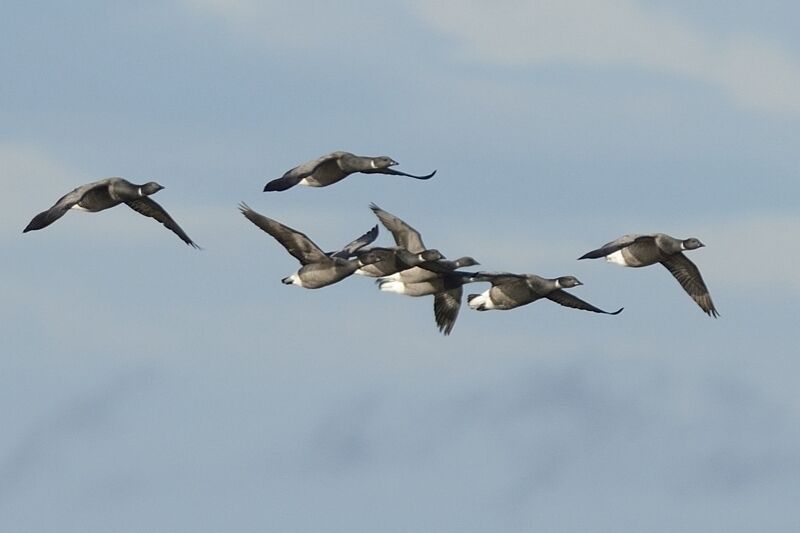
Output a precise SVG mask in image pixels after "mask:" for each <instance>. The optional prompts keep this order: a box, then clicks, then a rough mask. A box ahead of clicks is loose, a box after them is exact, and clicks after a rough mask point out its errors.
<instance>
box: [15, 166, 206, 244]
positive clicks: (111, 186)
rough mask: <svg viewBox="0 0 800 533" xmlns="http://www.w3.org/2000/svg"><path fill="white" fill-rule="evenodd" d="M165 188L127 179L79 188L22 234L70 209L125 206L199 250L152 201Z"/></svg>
mask: <svg viewBox="0 0 800 533" xmlns="http://www.w3.org/2000/svg"><path fill="white" fill-rule="evenodd" d="M163 188H164V187H162V186H161V185H159V184H158V183H156V182H154V181H149V182H147V183H144V184H142V185H136V184H134V183H131V182H130V181H128V180H126V179H123V178H106V179H102V180H98V181H93V182H92V183H87V184H86V185H81V186H80V187H76V188H75V189H73V190H72V191H70V192H68V193H67V194H65V195H64V196H62V197H61V198H59V200H58V201H57V202H56V203H55V204H54V205H53V206H52V207H51V208H50V209H48V210H46V211H42V212H41V213H39V214H38V215H36V216H35V217H33V220H31V221H30V223H29V224H28V225H27V226H26V227H25V229H24V230H22V232H23V233H27V232H28V231H34V230H38V229H42V228H45V227H47V226H49V225H50V224H52V223H53V222H55V221H56V220H58V219H59V218H61V217H63V216H64V215H65V214H66V212H67V211H69V210H70V209H76V210H79V211H89V212H92V213H95V212H97V211H103V210H104V209H109V208H111V207H114V206H115V205H118V204H122V203H124V204H126V205H127V206H128V207H130V208H131V209H133V210H134V211H136V212H138V213H140V214H142V215H144V216H147V217H151V218H154V219H156V220H157V221H159V222H161V223H162V224H163V225H164V226H165V227H166V228H167V229H169V230H170V231H172V232H173V233H174V234H175V235H177V236H178V237H180V239H181V240H182V241H183V242H185V243H186V244H188V245H190V246H193V247H194V248H199V246H197V244H195V243H194V241H192V239H190V238H189V236H188V235H186V233H185V232H184V231H183V230H182V229H181V227H180V226H179V225H178V223H177V222H175V221H174V220H173V219H172V217H171V216H169V214H168V213H167V212H166V211H165V210H164V208H163V207H161V206H160V205H159V204H158V203H156V202H155V201H154V200H152V199H151V198H150V195H151V194H155V193H157V192H158V191H160V190H161V189H163Z"/></svg>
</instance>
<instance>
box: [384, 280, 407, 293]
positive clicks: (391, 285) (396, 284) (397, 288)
mask: <svg viewBox="0 0 800 533" xmlns="http://www.w3.org/2000/svg"><path fill="white" fill-rule="evenodd" d="M379 287H380V289H381V290H382V291H386V292H396V293H397V294H405V293H406V285H405V283H403V282H402V281H395V280H391V279H389V278H381V282H380V285H379Z"/></svg>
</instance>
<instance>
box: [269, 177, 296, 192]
mask: <svg viewBox="0 0 800 533" xmlns="http://www.w3.org/2000/svg"><path fill="white" fill-rule="evenodd" d="M292 185H294V183H291V182H289V181H288V180H286V179H284V178H278V179H274V180H272V181H270V182H269V183H267V184H266V185H264V192H270V191H278V192H279V191H285V190H286V189H289V188H290V187H292Z"/></svg>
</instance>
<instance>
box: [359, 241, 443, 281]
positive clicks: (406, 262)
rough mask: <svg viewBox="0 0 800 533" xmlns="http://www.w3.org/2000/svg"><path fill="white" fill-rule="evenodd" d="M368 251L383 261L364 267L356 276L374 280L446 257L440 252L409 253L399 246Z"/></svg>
mask: <svg viewBox="0 0 800 533" xmlns="http://www.w3.org/2000/svg"><path fill="white" fill-rule="evenodd" d="M368 251H370V252H372V253H374V254H377V255H378V256H379V257H380V258H381V260H380V261H379V262H377V263H372V264H369V265H364V266H363V267H361V268H359V269H358V270H357V271H356V274H360V275H362V276H369V277H373V278H377V277H381V276H388V275H390V274H396V273H398V272H402V271H404V270H407V269H409V268H413V267H415V266H417V265H423V264H428V263H433V262H436V261H438V260H439V259H442V258H443V257H444V256H443V255H442V254H441V253H440V252H439V250H423V251H421V252H409V251H408V250H406V249H405V248H401V247H399V246H398V247H394V248H384V247H375V248H369V249H368Z"/></svg>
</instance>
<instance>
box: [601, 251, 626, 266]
mask: <svg viewBox="0 0 800 533" xmlns="http://www.w3.org/2000/svg"><path fill="white" fill-rule="evenodd" d="M606 261H608V262H609V263H614V264H615V265H619V266H624V267H626V266H628V263H627V262H626V261H625V258H624V257H622V250H617V251H616V252H614V253H613V254H608V255H607V256H606Z"/></svg>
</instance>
